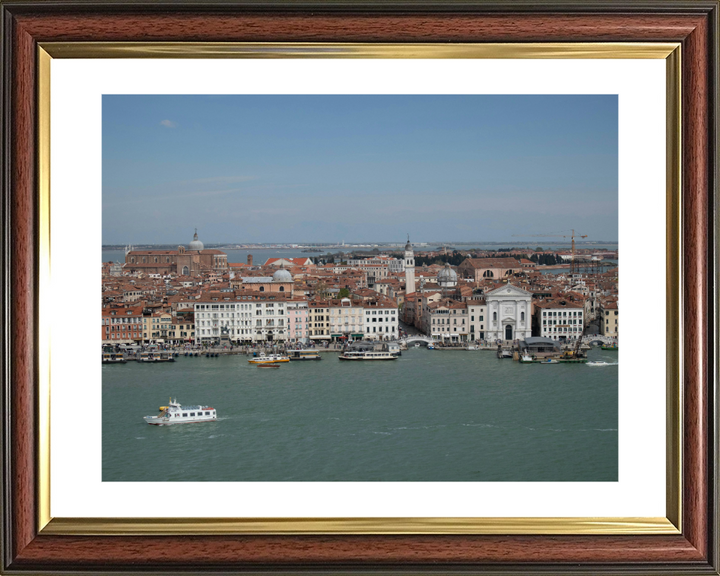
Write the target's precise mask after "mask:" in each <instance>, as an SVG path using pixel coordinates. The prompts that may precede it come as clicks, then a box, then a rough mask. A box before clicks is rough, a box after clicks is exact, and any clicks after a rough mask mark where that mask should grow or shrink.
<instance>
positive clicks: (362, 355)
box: [338, 350, 398, 361]
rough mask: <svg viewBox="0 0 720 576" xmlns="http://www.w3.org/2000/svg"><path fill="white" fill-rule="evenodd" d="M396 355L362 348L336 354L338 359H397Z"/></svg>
mask: <svg viewBox="0 0 720 576" xmlns="http://www.w3.org/2000/svg"><path fill="white" fill-rule="evenodd" d="M397 359H398V357H397V356H396V355H394V354H392V353H391V352H386V351H374V350H362V351H358V352H345V353H343V354H340V356H338V360H368V361H372V360H397Z"/></svg>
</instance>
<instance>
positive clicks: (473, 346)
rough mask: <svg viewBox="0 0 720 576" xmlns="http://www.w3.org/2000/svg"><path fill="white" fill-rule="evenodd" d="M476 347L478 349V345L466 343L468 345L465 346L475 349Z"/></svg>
mask: <svg viewBox="0 0 720 576" xmlns="http://www.w3.org/2000/svg"><path fill="white" fill-rule="evenodd" d="M477 349H478V347H477V346H475V344H468V347H467V348H466V350H477Z"/></svg>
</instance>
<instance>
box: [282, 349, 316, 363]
mask: <svg viewBox="0 0 720 576" xmlns="http://www.w3.org/2000/svg"><path fill="white" fill-rule="evenodd" d="M288 357H289V358H290V360H292V361H295V360H300V361H303V360H322V358H321V357H320V354H319V353H318V352H316V351H315V350H291V351H290V352H289V353H288Z"/></svg>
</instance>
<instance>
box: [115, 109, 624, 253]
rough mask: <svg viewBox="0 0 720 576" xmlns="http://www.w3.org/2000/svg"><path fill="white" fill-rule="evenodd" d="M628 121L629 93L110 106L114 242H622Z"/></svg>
mask: <svg viewBox="0 0 720 576" xmlns="http://www.w3.org/2000/svg"><path fill="white" fill-rule="evenodd" d="M617 120H618V108H617V97H616V96H614V95H600V96H585V95H582V96H579V95H578V96H565V95H564V96H486V95H470V96H400V95H398V96H114V95H110V96H108V95H106V96H104V97H103V182H102V184H103V239H102V241H103V244H126V243H130V242H132V243H136V244H140V243H142V244H172V243H176V242H177V240H178V238H180V239H185V238H187V237H188V229H189V228H190V232H191V231H192V229H193V228H195V227H197V228H198V230H199V233H200V234H201V237H202V239H203V241H204V242H206V243H208V244H222V243H228V239H231V238H236V237H238V236H241V237H242V242H243V243H247V244H260V243H291V242H292V243H307V244H311V243H334V242H341V241H342V239H343V238H344V239H347V238H352V237H355V238H366V239H367V238H386V239H387V238H388V237H389V236H390V238H389V239H388V240H385V241H388V242H393V241H394V240H393V237H395V236H397V242H401V241H402V240H404V239H405V237H406V234H407V233H409V234H410V236H411V238H414V239H417V240H416V241H418V242H429V243H432V242H434V241H433V240H424V238H427V237H428V236H431V235H432V237H434V238H436V239H437V238H438V237H443V236H447V237H454V238H455V240H448V241H447V242H478V243H483V242H505V241H507V242H509V243H523V244H525V243H534V242H536V239H535V238H532V237H531V236H530V235H533V234H552V233H555V232H559V231H561V230H569V229H571V228H574V229H575V230H576V232H577V234H578V235H579V234H583V235H587V236H588V238H589V239H590V240H596V241H607V242H611V241H617V230H618V123H617ZM158 222H162V226H158V225H157V224H158ZM238 231H241V233H240V234H238ZM388 231H392V232H391V233H390V234H388ZM395 231H396V232H395ZM515 234H517V235H520V234H525V235H528V236H523V237H518V238H517V240H515V239H514V238H513V235H515ZM478 236H480V237H481V238H480V239H478ZM508 237H510V239H508ZM298 238H301V240H300V241H298V240H297V239H298ZM552 240H553V239H551V238H548V239H547V241H548V242H549V241H552ZM230 241H231V242H232V240H230ZM346 241H347V242H356V241H350V240H346ZM360 242H363V241H362V240H361V241H360ZM375 242H377V241H375ZM381 242H382V241H381Z"/></svg>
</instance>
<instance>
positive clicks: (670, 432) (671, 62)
mask: <svg viewBox="0 0 720 576" xmlns="http://www.w3.org/2000/svg"><path fill="white" fill-rule="evenodd" d="M53 58H93V59H94V58H130V59H141V58H159V59H163V58H187V59H189V58H195V59H197V58H394V59H404V58H412V59H415V58H430V59H440V58H456V59H458V58H459V59H469V58H494V59H583V58H587V59H599V58H604V59H628V58H631V59H664V60H665V61H666V71H667V74H666V135H667V136H666V214H667V215H666V219H667V222H666V226H667V278H666V290H667V305H666V313H667V330H666V350H667V356H666V380H667V382H666V384H667V386H666V422H667V426H666V431H667V432H666V486H667V490H666V517H665V518H662V517H658V518H633V517H618V518H581V517H577V518H576V517H566V518H547V517H545V518H539V517H525V518H465V517H463V518H53V517H52V516H51V514H50V498H51V494H50V473H51V471H50V402H51V390H50V379H51V332H50V321H49V318H48V310H49V303H48V296H49V295H48V292H49V290H48V289H47V286H48V285H49V284H48V283H49V280H50V271H51V259H50V250H51V242H50V237H51V223H50V153H51V150H50V86H51V77H50V76H51V73H50V71H51V61H52V59H53ZM36 63H37V72H38V87H37V90H38V93H37V102H38V124H37V135H38V153H37V173H38V211H39V219H38V222H39V230H38V243H39V270H38V274H39V281H40V290H39V295H38V306H39V317H38V339H39V342H38V355H39V358H38V367H39V382H38V395H37V404H36V410H37V418H38V420H37V421H38V437H37V464H38V480H37V489H38V530H39V532H40V533H41V534H48V535H151V534H152V535H181V534H185V535H187V534H224V535H229V534H258V535H259V534H263V535H272V534H283V535H293V534H306V535H308V534H438V535H440V534H528V535H531V534H534V535H542V534H545V535H558V534H566V535H570V534H576V535H640V534H668V535H669V534H680V533H681V531H682V525H681V519H682V430H683V423H682V405H683V401H682V391H683V390H682V382H681V378H680V374H681V371H680V370H681V367H682V355H681V348H682V342H683V337H682V326H683V324H682V307H681V302H682V293H681V282H680V279H681V269H682V250H681V248H682V246H681V235H680V231H681V222H682V212H681V209H680V206H681V203H680V201H681V188H682V185H681V183H682V163H681V162H682V153H681V134H682V132H681V118H682V114H681V112H682V111H681V78H682V70H681V45H680V44H679V43H668V42H665V43H658V42H655V43H652V42H648V43H635V42H608V43H599V42H593V43H526V44H525V43H524V44H453V45H447V44H359V43H222V42H211V43H207V42H203V43H194V42H159V43H137V42H45V43H42V42H41V43H39V44H38V47H37V55H36Z"/></svg>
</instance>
